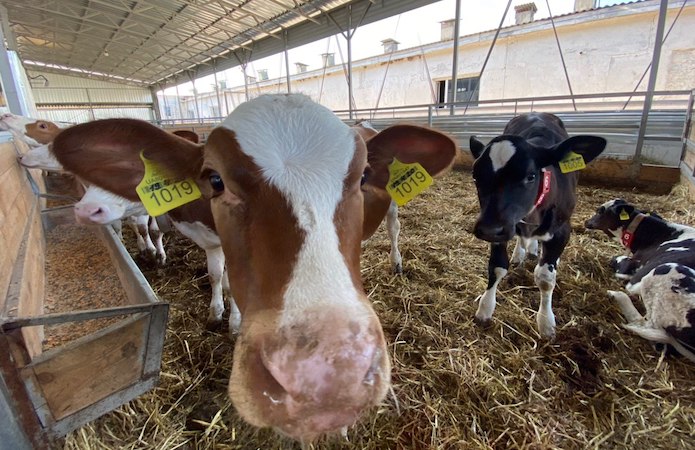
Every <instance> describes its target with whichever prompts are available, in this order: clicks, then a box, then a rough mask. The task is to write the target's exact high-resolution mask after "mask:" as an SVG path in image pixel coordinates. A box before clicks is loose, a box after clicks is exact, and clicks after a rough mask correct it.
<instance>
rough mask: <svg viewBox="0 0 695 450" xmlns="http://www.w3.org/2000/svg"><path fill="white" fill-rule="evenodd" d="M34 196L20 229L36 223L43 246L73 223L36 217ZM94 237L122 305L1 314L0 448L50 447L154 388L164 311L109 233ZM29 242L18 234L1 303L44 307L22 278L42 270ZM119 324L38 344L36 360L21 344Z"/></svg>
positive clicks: (60, 216)
mask: <svg viewBox="0 0 695 450" xmlns="http://www.w3.org/2000/svg"><path fill="white" fill-rule="evenodd" d="M32 184H33V186H34V187H35V186H36V183H30V185H32ZM34 193H37V192H36V191H35V192H34ZM39 196H40V195H39ZM39 196H35V197H36V198H37V201H36V202H35V203H34V205H33V206H32V207H30V208H28V211H27V215H28V218H27V220H26V223H27V230H29V229H30V228H31V227H32V223H36V224H38V225H36V226H37V227H38V228H39V231H40V233H41V237H42V238H43V239H45V234H46V233H48V232H49V230H51V229H52V228H53V227H54V226H57V225H58V224H65V223H72V222H74V218H73V217H72V216H73V213H72V207H71V206H68V207H59V208H54V209H47V210H43V211H40V207H39V206H38V205H39V204H40V202H39V201H38V197H39ZM38 215H40V218H39V217H38ZM39 219H40V220H39ZM41 224H43V225H41ZM97 233H98V236H99V239H100V240H101V241H102V242H103V244H104V245H105V246H106V249H107V250H108V255H109V257H110V261H111V263H112V265H113V267H112V269H113V270H115V272H116V273H117V275H118V278H119V280H120V284H121V285H122V289H123V291H124V294H125V297H127V303H128V305H125V306H115V307H107V308H99V309H89V310H78V311H71V312H65V313H54V314H44V315H36V316H31V317H8V315H7V314H3V311H2V310H1V309H0V429H1V430H2V431H0V439H2V442H3V444H2V445H0V446H2V447H3V448H5V447H4V445H5V444H7V445H9V447H8V448H16V449H23V448H49V446H50V445H51V444H50V443H51V441H52V440H53V439H55V438H58V437H61V436H64V435H65V434H67V433H69V432H70V431H72V430H74V429H76V428H78V427H80V426H82V425H84V424H85V423H87V422H89V421H91V420H93V419H96V418H97V417H99V416H101V415H103V414H105V413H107V412H109V411H111V410H113V409H115V408H116V407H118V406H120V405H122V404H124V403H126V402H128V401H130V400H132V399H134V398H136V397H138V396H139V395H141V394H143V393H144V392H146V391H148V390H149V389H151V388H152V387H154V386H155V385H156V383H157V381H158V378H159V370H160V363H161V356H162V346H163V342H164V335H165V331H166V324H167V316H168V309H169V305H168V304H167V303H163V302H160V301H159V300H158V299H157V297H156V296H155V294H154V292H153V291H152V289H151V287H150V285H149V284H148V283H147V280H146V279H145V277H144V276H143V274H142V272H141V271H140V270H139V268H138V267H137V266H136V265H135V263H134V262H133V260H132V258H131V257H130V255H129V254H128V252H127V250H126V249H125V247H124V246H123V243H122V242H121V240H120V239H119V237H118V236H117V234H116V232H115V231H114V229H113V227H111V226H104V227H99V228H98V231H97ZM31 238H32V236H31V233H29V232H28V231H27V232H25V233H24V237H23V241H22V242H21V244H20V248H19V251H18V253H17V257H16V258H15V260H14V267H13V269H12V272H13V276H12V280H11V281H10V284H9V289H8V296H7V299H8V301H7V302H6V303H7V304H12V302H13V301H14V302H15V304H20V303H21V302H26V301H35V302H36V301H38V302H41V301H43V296H41V295H36V294H35V292H36V291H41V290H40V289H36V290H34V291H33V290H32V289H31V286H32V280H27V279H26V278H29V277H26V276H25V277H24V278H23V277H22V275H23V274H27V273H32V271H31V270H30V269H31V267H32V266H34V267H38V268H40V269H42V268H43V267H42V264H40V263H37V262H36V261H34V259H36V258H34V257H33V256H32V255H33V254H34V253H36V252H32V251H27V249H31V246H32V245H35V244H34V241H32V240H31ZM39 259H41V260H43V256H42V257H41V258H39ZM109 270H111V268H109ZM36 278H40V277H36ZM40 281H43V279H41V280H40ZM79 281H80V280H79V279H78V280H76V282H78V283H79ZM34 283H35V284H37V283H38V282H34ZM27 292H29V295H28V294H27ZM32 293H33V295H32ZM38 297H41V298H38ZM14 310H15V311H17V309H16V308H14ZM19 310H20V311H21V308H20V309H19ZM6 312H7V306H6V311H5V313H6ZM118 317H121V319H120V320H118V321H117V322H115V323H112V324H111V325H108V326H106V327H105V328H102V329H100V330H98V331H95V332H92V333H90V334H87V335H84V336H82V337H79V338H77V339H74V340H72V341H70V342H67V343H65V344H63V345H59V346H57V347H54V348H50V349H48V350H45V351H41V346H40V344H39V353H38V354H36V353H37V352H36V351H35V350H34V351H32V347H31V342H30V339H28V338H27V336H29V335H30V334H29V333H27V332H26V331H27V330H42V328H41V327H43V326H48V325H55V324H66V323H71V322H83V321H86V320H92V319H104V318H118ZM113 320H116V319H113ZM113 320H112V321H113ZM32 327H35V328H32ZM23 330H24V331H23ZM41 333H43V331H41ZM39 342H40V340H39Z"/></svg>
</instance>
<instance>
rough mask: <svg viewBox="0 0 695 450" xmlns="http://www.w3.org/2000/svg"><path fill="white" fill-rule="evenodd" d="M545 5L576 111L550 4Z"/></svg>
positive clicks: (575, 108) (547, 2) (546, 0)
mask: <svg viewBox="0 0 695 450" xmlns="http://www.w3.org/2000/svg"><path fill="white" fill-rule="evenodd" d="M545 4H546V6H547V7H548V14H550V23H551V24H552V25H553V34H555V43H556V44H557V50H558V53H560V62H562V70H564V71H565V80H567V88H568V89H569V91H570V95H571V96H572V107H573V108H574V110H575V111H576V110H577V103H576V102H575V101H574V92H573V91H572V83H570V76H569V74H568V73H567V64H565V57H564V55H563V54H562V47H561V46H560V38H558V37H557V29H556V28H555V19H553V13H552V11H550V2H549V1H548V0H545Z"/></svg>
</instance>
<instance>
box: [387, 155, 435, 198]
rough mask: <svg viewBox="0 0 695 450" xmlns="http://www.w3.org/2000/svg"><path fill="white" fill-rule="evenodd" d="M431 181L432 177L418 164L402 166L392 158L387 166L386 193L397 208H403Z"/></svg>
mask: <svg viewBox="0 0 695 450" xmlns="http://www.w3.org/2000/svg"><path fill="white" fill-rule="evenodd" d="M432 181H433V180H432V177H431V176H430V174H429V173H427V171H426V170H425V169H424V168H423V167H422V166H421V165H420V163H412V164H404V163H402V162H400V161H399V160H397V159H396V158H394V159H393V162H392V163H391V164H389V181H388V183H386V191H387V192H388V193H389V195H391V198H392V199H393V200H395V202H396V204H397V205H398V206H403V205H405V204H406V203H408V202H409V201H411V200H412V199H413V198H415V196H417V195H418V194H420V193H421V192H422V191H424V190H425V189H427V188H428V187H430V185H431V184H432Z"/></svg>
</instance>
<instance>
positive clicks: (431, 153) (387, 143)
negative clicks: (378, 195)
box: [367, 125, 456, 189]
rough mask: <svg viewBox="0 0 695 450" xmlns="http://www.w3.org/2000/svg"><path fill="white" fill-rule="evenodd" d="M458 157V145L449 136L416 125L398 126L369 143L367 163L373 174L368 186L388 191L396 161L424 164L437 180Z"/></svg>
mask: <svg viewBox="0 0 695 450" xmlns="http://www.w3.org/2000/svg"><path fill="white" fill-rule="evenodd" d="M455 156H456V144H455V143H454V141H453V140H452V139H451V138H450V137H448V136H447V135H445V134H442V133H440V132H438V131H435V130H431V129H429V128H424V127H420V126H415V125H395V126H392V127H389V128H387V129H385V130H383V131H381V132H380V133H379V134H377V135H376V136H374V137H373V138H371V139H370V140H369V142H367V160H368V161H369V165H370V167H371V168H372V171H373V172H372V174H371V175H370V177H369V179H368V180H367V183H369V184H371V185H373V186H376V187H379V188H381V189H384V188H385V187H386V183H387V182H388V180H389V170H388V166H389V164H391V162H393V159H394V158H396V159H398V160H399V161H400V162H402V163H406V164H409V163H415V162H417V163H420V164H421V165H422V167H423V168H424V169H425V170H426V171H427V173H429V174H430V175H431V176H433V177H435V176H437V175H440V174H442V173H443V172H444V171H445V170H446V169H448V168H449V167H450V166H451V164H452V163H453V161H454V157H455Z"/></svg>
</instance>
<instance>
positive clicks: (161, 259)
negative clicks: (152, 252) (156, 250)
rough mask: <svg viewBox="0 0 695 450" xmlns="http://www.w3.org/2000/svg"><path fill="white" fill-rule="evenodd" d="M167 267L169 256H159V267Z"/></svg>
mask: <svg viewBox="0 0 695 450" xmlns="http://www.w3.org/2000/svg"><path fill="white" fill-rule="evenodd" d="M166 265H167V255H157V266H159V267H164V266H166Z"/></svg>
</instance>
